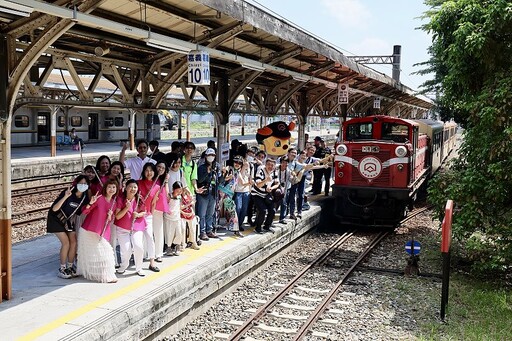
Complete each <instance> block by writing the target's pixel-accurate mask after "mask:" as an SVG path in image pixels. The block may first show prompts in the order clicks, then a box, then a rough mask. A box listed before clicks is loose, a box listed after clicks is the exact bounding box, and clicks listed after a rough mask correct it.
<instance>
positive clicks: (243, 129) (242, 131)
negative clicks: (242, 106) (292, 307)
mask: <svg viewBox="0 0 512 341" xmlns="http://www.w3.org/2000/svg"><path fill="white" fill-rule="evenodd" d="M240 120H241V122H240V123H241V125H242V129H241V132H240V135H242V136H245V114H242V118H241V119H240Z"/></svg>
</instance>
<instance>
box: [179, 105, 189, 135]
mask: <svg viewBox="0 0 512 341" xmlns="http://www.w3.org/2000/svg"><path fill="white" fill-rule="evenodd" d="M182 117H183V112H182V111H181V110H180V111H178V140H181V138H182V134H183V132H182V129H181V124H182ZM189 117H190V116H189V114H188V113H187V141H190V132H189V127H190V126H189V123H188V121H189Z"/></svg>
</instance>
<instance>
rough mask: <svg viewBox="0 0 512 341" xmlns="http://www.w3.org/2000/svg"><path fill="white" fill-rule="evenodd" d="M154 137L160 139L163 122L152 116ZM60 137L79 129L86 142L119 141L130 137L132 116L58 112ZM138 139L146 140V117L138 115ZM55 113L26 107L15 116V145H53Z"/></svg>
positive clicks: (74, 110)
mask: <svg viewBox="0 0 512 341" xmlns="http://www.w3.org/2000/svg"><path fill="white" fill-rule="evenodd" d="M151 117H152V119H153V124H152V129H153V136H154V137H155V138H156V139H159V138H160V120H159V117H158V115H152V116H151ZM56 120H57V122H56V123H57V127H56V128H57V132H56V133H57V136H62V135H65V134H68V132H69V131H71V129H73V128H75V130H76V132H77V134H78V136H79V137H80V138H81V139H82V140H84V141H85V142H86V143H89V142H105V141H116V140H122V139H126V138H128V130H129V125H130V113H129V112H128V111H121V110H98V111H94V110H90V109H78V108H71V109H69V110H67V111H65V110H58V111H57V114H56ZM135 127H136V129H135V137H136V138H137V137H138V138H144V137H146V135H145V129H146V127H147V122H146V116H139V115H136V117H135ZM50 129H51V113H50V110H49V109H48V108H47V107H23V108H20V109H18V110H16V112H15V113H14V115H13V122H12V129H11V144H12V146H34V145H45V144H47V145H49V144H50V131H51V130H50Z"/></svg>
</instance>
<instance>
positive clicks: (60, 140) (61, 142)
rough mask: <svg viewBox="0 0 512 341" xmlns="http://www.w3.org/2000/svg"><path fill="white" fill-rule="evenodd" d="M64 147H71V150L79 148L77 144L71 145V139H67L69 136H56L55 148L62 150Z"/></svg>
mask: <svg viewBox="0 0 512 341" xmlns="http://www.w3.org/2000/svg"><path fill="white" fill-rule="evenodd" d="M64 146H71V148H72V149H73V150H79V148H80V147H79V145H78V143H73V142H72V141H71V138H70V137H69V135H59V136H57V148H59V150H63V147H64Z"/></svg>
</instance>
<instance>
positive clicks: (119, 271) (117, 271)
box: [116, 269, 126, 275]
mask: <svg viewBox="0 0 512 341" xmlns="http://www.w3.org/2000/svg"><path fill="white" fill-rule="evenodd" d="M125 271H126V270H121V269H116V274H119V275H122V274H124V272H125Z"/></svg>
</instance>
